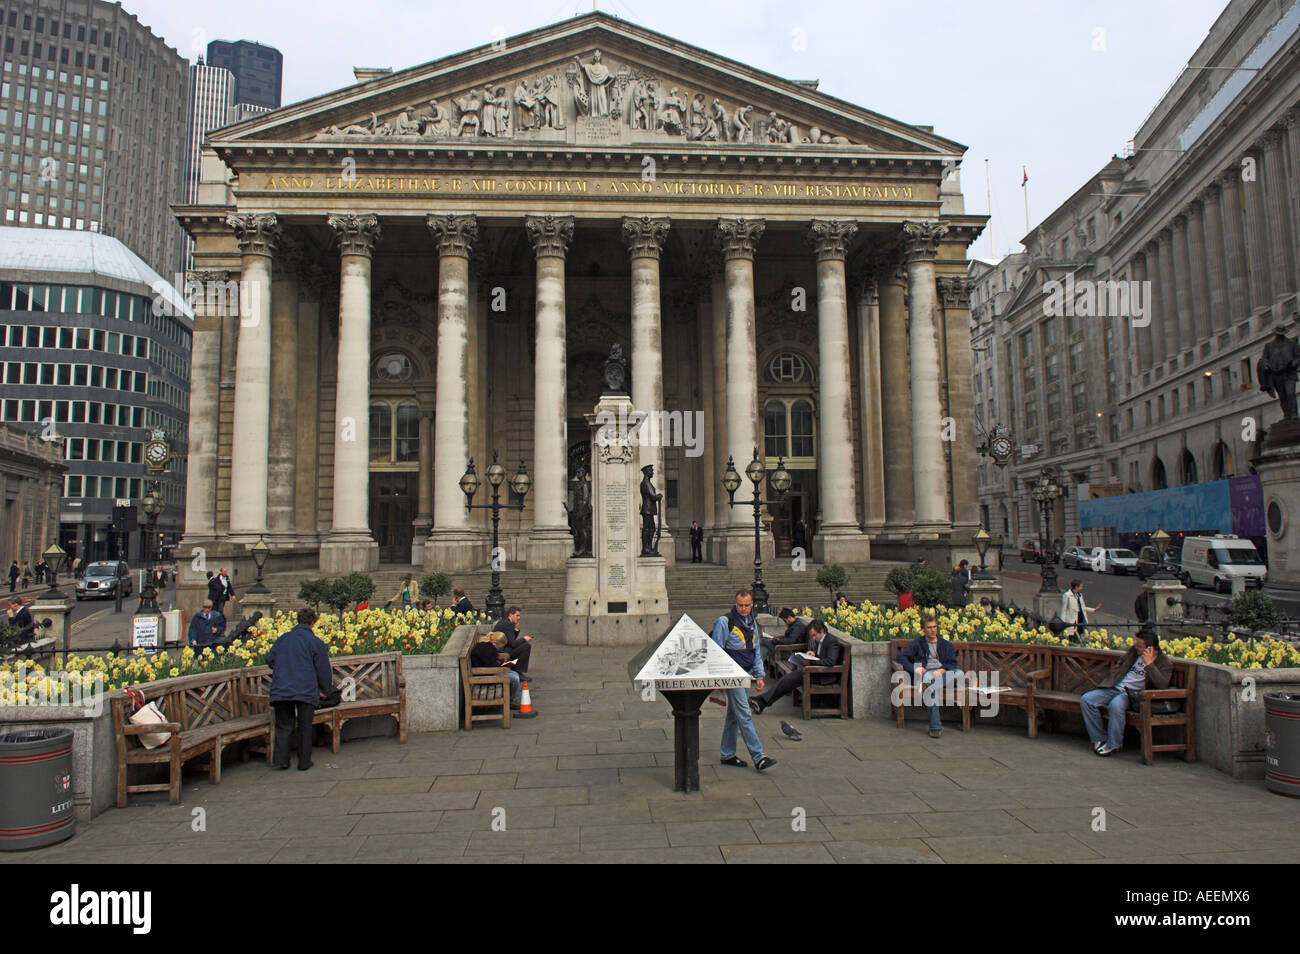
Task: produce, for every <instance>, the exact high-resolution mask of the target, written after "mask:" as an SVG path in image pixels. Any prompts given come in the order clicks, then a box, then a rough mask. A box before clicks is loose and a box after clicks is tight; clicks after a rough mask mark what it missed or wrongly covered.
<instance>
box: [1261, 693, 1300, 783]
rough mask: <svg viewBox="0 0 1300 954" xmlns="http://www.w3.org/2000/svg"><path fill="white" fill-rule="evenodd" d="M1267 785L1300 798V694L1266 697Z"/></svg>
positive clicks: (1265, 747)
mask: <svg viewBox="0 0 1300 954" xmlns="http://www.w3.org/2000/svg"><path fill="white" fill-rule="evenodd" d="M1264 784H1265V785H1266V786H1268V789H1269V791H1273V792H1279V793H1281V794H1282V795H1290V796H1292V797H1300V692H1266V693H1264Z"/></svg>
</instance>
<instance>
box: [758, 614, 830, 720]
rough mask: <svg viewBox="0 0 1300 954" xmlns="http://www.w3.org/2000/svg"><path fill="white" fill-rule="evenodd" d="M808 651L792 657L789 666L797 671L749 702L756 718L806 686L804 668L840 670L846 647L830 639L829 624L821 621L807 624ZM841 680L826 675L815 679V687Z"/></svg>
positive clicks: (814, 677) (790, 673)
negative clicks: (792, 666)
mask: <svg viewBox="0 0 1300 954" xmlns="http://www.w3.org/2000/svg"><path fill="white" fill-rule="evenodd" d="M808 640H809V647H808V650H809V651H808V652H806V653H793V654H791V656H790V662H791V663H793V664H794V669H793V670H791V671H790V672H788V673H786V674H785V675H784V676H782V677H781V678H780V679H778V680H777V681H776V682H775V683H773V684H772V686H771V688H769V689H768V690H767V692H764V693H761V694H760V695H757V696H755V697H754V698H753V699H750V700H749V708H750V709H751V710H752V711H753V712H754V713H755V714H756V715H757V714H758V713H761V712H762V711H763V710H764V709H768V708H771V706H772V703H774V702H776V700H778V699H780V698H781V697H782V696H784V695H788V694H789V693H791V692H794V691H795V690H796V689H798V688H800V687H801V686H803V670H804V667H805V666H808V667H816V666H838V665H839V664H840V659H841V658H842V656H843V647H841V646H840V641H839V640H838V639H831V638H830V635H829V634H828V633H827V632H826V624H825V623H823V622H822V621H821V620H819V619H815V620H813V621H812V622H811V623H809V624H808ZM838 678H839V677H838V676H835V675H827V676H818V675H814V676H813V677H812V679H813V681H814V682H816V683H819V684H820V683H826V682H834V681H835V680H836V679H838Z"/></svg>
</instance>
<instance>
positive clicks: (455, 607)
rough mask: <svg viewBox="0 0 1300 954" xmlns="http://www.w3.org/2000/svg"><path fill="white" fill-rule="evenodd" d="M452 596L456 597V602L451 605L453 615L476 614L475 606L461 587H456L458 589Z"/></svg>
mask: <svg viewBox="0 0 1300 954" xmlns="http://www.w3.org/2000/svg"><path fill="white" fill-rule="evenodd" d="M451 595H452V596H454V597H456V600H455V602H453V603H452V604H451V611H452V612H453V613H472V612H474V604H473V603H471V602H470V601H469V597H468V596H466V595H465V591H464V590H462V589H461V588H460V587H456V589H454V590H452V591H451Z"/></svg>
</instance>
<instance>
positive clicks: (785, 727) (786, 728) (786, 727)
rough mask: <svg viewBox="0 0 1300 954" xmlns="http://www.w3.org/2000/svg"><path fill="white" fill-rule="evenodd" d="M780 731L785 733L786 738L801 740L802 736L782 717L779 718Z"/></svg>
mask: <svg viewBox="0 0 1300 954" xmlns="http://www.w3.org/2000/svg"><path fill="white" fill-rule="evenodd" d="M781 731H782V732H784V733H785V735H786V737H787V738H789V739H792V740H794V741H795V742H800V741H802V740H803V736H802V735H800V734H799V730H798V729H796V728H795V727H794V726H792V725H791V724H790V723H789V722H786V721H785V720H784V719H782V720H781Z"/></svg>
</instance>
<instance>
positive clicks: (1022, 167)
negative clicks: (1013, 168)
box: [1020, 166, 1029, 189]
mask: <svg viewBox="0 0 1300 954" xmlns="http://www.w3.org/2000/svg"><path fill="white" fill-rule="evenodd" d="M1020 171H1021V172H1022V173H1024V176H1025V177H1024V178H1023V179H1021V180H1020V188H1022V189H1023V188H1024V187H1025V184H1026V183H1028V182H1029V173H1028V171H1026V169H1025V167H1024V166H1021V167H1020Z"/></svg>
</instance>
